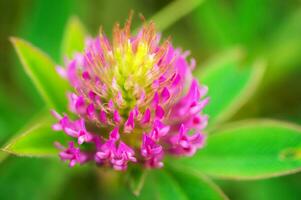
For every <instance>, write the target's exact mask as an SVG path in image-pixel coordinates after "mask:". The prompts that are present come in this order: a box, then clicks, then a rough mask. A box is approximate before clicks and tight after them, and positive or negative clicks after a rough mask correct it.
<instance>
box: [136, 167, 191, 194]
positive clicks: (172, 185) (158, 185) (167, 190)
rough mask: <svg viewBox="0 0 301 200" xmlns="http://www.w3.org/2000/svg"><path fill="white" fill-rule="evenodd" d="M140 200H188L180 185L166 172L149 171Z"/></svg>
mask: <svg viewBox="0 0 301 200" xmlns="http://www.w3.org/2000/svg"><path fill="white" fill-rule="evenodd" d="M139 199H143V200H153V199H158V200H159V199H162V200H163V199H164V200H169V199H170V200H182V199H185V200H186V199H188V198H187V196H186V194H185V193H184V191H183V190H182V189H181V188H180V186H179V184H178V183H177V182H176V181H175V180H174V179H173V178H172V177H171V176H170V175H169V174H168V173H167V172H166V171H164V170H152V171H149V173H148V174H147V177H146V181H145V185H144V187H143V188H142V191H141V195H140V196H139Z"/></svg>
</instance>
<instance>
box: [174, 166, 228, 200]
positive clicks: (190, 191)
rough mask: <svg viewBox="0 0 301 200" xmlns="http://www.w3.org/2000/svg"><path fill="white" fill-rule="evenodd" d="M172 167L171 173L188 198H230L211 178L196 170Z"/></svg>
mask: <svg viewBox="0 0 301 200" xmlns="http://www.w3.org/2000/svg"><path fill="white" fill-rule="evenodd" d="M173 167H174V168H170V172H171V175H172V176H173V177H174V179H175V180H176V181H177V183H178V184H179V185H180V187H181V189H182V190H183V191H184V192H185V194H186V195H187V197H188V199H199V198H200V197H201V198H202V199H206V200H219V199H220V200H221V199H228V198H227V197H226V195H225V194H223V192H222V191H221V189H220V188H219V187H218V186H217V185H215V184H214V183H213V182H212V181H211V180H210V179H208V178H207V177H205V176H203V175H201V174H200V173H196V172H188V171H184V170H180V169H176V166H173Z"/></svg>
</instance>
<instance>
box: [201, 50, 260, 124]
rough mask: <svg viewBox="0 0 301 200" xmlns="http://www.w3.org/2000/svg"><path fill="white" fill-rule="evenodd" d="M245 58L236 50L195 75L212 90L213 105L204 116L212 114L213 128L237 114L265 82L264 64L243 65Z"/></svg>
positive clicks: (209, 93) (212, 62)
mask: <svg viewBox="0 0 301 200" xmlns="http://www.w3.org/2000/svg"><path fill="white" fill-rule="evenodd" d="M241 56H242V52H241V50H239V49H236V50H234V51H231V52H228V53H227V54H224V55H222V56H220V57H218V58H215V59H213V60H212V61H211V62H209V63H208V64H207V65H206V66H205V68H204V70H198V71H197V72H196V73H195V74H196V77H198V78H199V80H200V82H201V83H202V84H204V85H206V86H207V87H208V88H209V92H208V96H209V97H210V103H209V104H208V105H207V106H206V107H205V110H204V113H206V114H208V115H209V117H210V120H209V122H210V124H211V125H212V124H215V123H218V122H223V121H225V120H227V119H229V118H230V117H231V116H232V115H233V114H235V112H237V111H238V110H239V109H240V108H241V107H242V106H243V105H244V104H245V103H246V102H247V101H248V99H249V98H250V97H251V96H252V95H253V93H254V92H255V90H256V88H257V86H258V84H259V83H260V81H261V79H262V76H263V72H264V69H265V68H264V65H262V64H261V63H258V62H257V63H254V64H253V65H251V66H249V65H242V64H241Z"/></svg>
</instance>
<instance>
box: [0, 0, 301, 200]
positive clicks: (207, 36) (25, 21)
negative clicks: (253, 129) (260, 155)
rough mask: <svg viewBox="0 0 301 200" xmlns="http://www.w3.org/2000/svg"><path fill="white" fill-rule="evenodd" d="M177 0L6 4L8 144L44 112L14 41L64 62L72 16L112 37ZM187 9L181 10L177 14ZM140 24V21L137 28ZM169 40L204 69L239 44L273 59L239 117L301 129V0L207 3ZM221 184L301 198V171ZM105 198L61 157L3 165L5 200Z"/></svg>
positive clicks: (1, 42)
mask: <svg viewBox="0 0 301 200" xmlns="http://www.w3.org/2000/svg"><path fill="white" fill-rule="evenodd" d="M171 2H172V1H170V0H127V1H125V0H85V1H83V0H0V145H1V146H2V145H3V144H4V143H5V141H7V139H9V138H10V137H12V136H13V135H14V134H17V132H18V130H19V129H20V128H21V127H22V125H24V124H25V123H26V121H27V120H28V119H29V118H30V117H32V116H33V115H34V114H35V113H37V112H38V111H39V110H40V109H41V108H42V107H43V102H42V99H41V97H40V96H39V95H38V93H37V91H36V90H35V88H34V86H33V84H32V83H31V81H30V80H29V78H28V77H26V75H25V73H24V71H23V69H22V67H21V65H20V62H19V60H18V59H17V56H16V53H15V52H14V50H13V47H12V45H11V43H10V42H9V37H10V36H18V37H21V38H24V39H26V40H28V41H30V42H32V43H33V44H34V45H36V46H38V47H40V48H41V49H43V50H44V51H45V52H47V53H48V54H49V55H51V57H52V58H53V59H54V60H55V61H56V62H58V63H60V62H61V61H62V58H61V57H60V53H61V49H60V48H61V47H60V43H61V40H62V35H63V31H64V26H65V25H66V23H67V21H68V19H69V18H70V17H71V16H78V17H79V18H80V19H81V21H82V22H83V23H84V24H85V26H86V27H87V28H88V30H89V31H90V33H92V35H96V34H97V32H98V29H99V26H100V25H102V26H103V29H104V30H105V32H106V33H107V34H108V35H109V34H110V33H111V28H112V26H113V24H114V23H115V22H117V21H119V22H124V21H125V19H126V18H127V17H128V14H129V11H130V10H134V11H135V12H136V13H142V14H143V15H144V16H145V18H147V19H148V18H150V17H151V16H153V15H154V14H155V13H157V12H158V11H160V10H161V9H162V8H164V7H165V6H167V5H168V4H169V3H171ZM187 2H191V1H187ZM179 10H181V7H178V8H177V9H175V12H178V11H179ZM165 17H166V18H172V17H173V16H172V15H170V16H165ZM140 22H141V21H140V20H139V18H138V17H137V18H136V20H135V21H134V27H137V26H139V24H140ZM169 35H172V40H173V43H174V44H175V46H181V47H182V48H183V49H190V50H191V54H192V56H193V57H195V58H196V60H197V63H199V64H202V63H204V62H206V61H207V60H208V59H210V58H211V57H213V56H214V55H217V54H220V53H222V52H225V51H228V50H230V49H233V48H237V47H240V48H243V49H244V50H245V54H246V57H245V59H246V60H253V59H255V58H260V59H262V60H264V61H265V62H266V64H267V71H266V73H265V76H264V80H263V82H262V83H261V85H260V87H259V89H258V90H257V92H256V94H255V95H254V96H253V97H252V99H251V100H250V101H249V103H247V105H245V106H244V107H243V108H242V109H241V110H240V111H239V112H238V113H237V114H236V115H235V116H234V117H233V119H232V120H239V119H243V118H250V117H251V118H254V117H260V118H276V119H282V120H287V121H291V122H295V123H298V124H301V78H300V77H301V1H300V0H286V1H281V0H204V1H203V2H202V3H200V4H199V6H198V7H197V8H195V9H194V10H193V11H192V12H190V13H189V14H187V15H186V16H184V17H183V18H181V19H180V20H178V21H177V22H176V23H174V24H172V26H169V27H168V28H167V29H166V30H164V33H163V36H164V37H167V36H169ZM221 98H222V97H221ZM0 157H1V156H0ZM0 160H1V158H0ZM217 183H218V185H220V186H221V187H222V189H223V190H224V191H225V193H226V194H227V195H228V196H229V197H230V199H234V200H235V199H237V200H261V199H262V200H270V199H271V200H278V199H279V200H291V199H292V200H293V199H295V200H297V199H301V174H300V173H299V174H294V175H290V176H286V177H280V178H273V179H269V180H264V181H243V182H241V181H217ZM100 197H101V194H99V191H98V186H97V177H96V176H95V175H94V173H93V172H91V171H90V170H89V169H88V168H85V167H84V168H76V169H73V170H70V169H69V168H68V167H67V166H65V165H62V164H58V162H57V160H51V159H33V158H32V159H30V158H16V157H9V158H6V159H5V160H3V161H2V162H1V163H0V199H3V200H6V199H12V200H15V199H43V200H44V199H96V198H100Z"/></svg>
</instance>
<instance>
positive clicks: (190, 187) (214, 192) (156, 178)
mask: <svg viewBox="0 0 301 200" xmlns="http://www.w3.org/2000/svg"><path fill="white" fill-rule="evenodd" d="M200 197H201V198H202V199H206V200H207V199H208V200H218V199H227V197H226V196H225V195H224V194H223V193H222V192H221V190H220V189H219V188H218V187H217V186H215V185H214V184H213V183H212V182H211V181H210V180H209V179H206V178H205V177H203V176H201V175H200V174H196V173H194V174H192V173H190V172H184V171H182V170H178V169H176V168H169V167H168V171H167V170H152V171H149V172H148V174H147V177H146V181H145V186H144V187H143V189H142V191H141V195H140V196H139V199H143V200H148V199H164V200H165V199H167V200H168V199H171V200H178V199H199V198H200Z"/></svg>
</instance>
